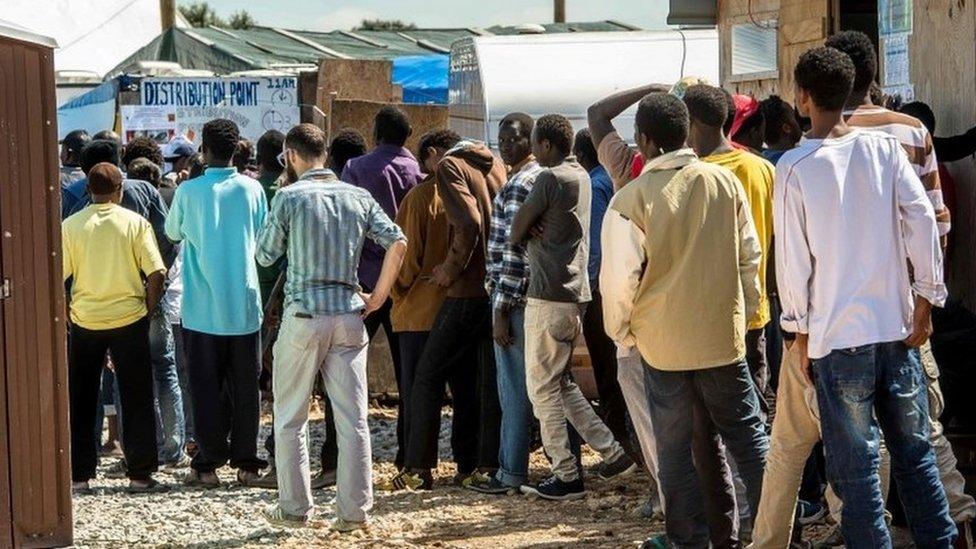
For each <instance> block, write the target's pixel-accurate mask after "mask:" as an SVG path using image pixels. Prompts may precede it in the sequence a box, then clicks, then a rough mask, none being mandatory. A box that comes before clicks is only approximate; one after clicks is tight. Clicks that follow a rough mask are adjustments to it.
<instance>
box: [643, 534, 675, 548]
mask: <svg viewBox="0 0 976 549" xmlns="http://www.w3.org/2000/svg"><path fill="white" fill-rule="evenodd" d="M641 549H671V542H670V541H668V536H667V534H658V535H656V536H653V537H650V538H647V539H646V540H644V543H642V544H641Z"/></svg>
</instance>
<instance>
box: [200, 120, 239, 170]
mask: <svg viewBox="0 0 976 549" xmlns="http://www.w3.org/2000/svg"><path fill="white" fill-rule="evenodd" d="M201 133H202V136H203V138H202V142H203V148H204V149H206V151H207V153H208V154H210V156H212V157H213V159H214V160H217V161H220V162H229V161H230V160H231V159H232V158H234V151H236V150H237V142H238V141H240V140H241V131H240V129H238V127H237V124H236V123H234V121H233V120H228V119H226V118H215V119H214V120H211V121H210V122H207V123H206V124H204V125H203V130H202V132H201Z"/></svg>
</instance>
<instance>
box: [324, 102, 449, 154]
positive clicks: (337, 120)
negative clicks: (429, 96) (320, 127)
mask: <svg viewBox="0 0 976 549" xmlns="http://www.w3.org/2000/svg"><path fill="white" fill-rule="evenodd" d="M388 104H390V103H381V102H376V101H363V100H359V99H348V100H347V99H339V100H336V101H334V102H333V104H332V120H331V122H330V124H329V126H330V127H331V129H332V134H333V135H334V134H335V133H337V132H338V131H339V130H342V129H344V128H352V129H354V130H358V131H359V132H360V133H362V134H363V135H365V136H366V139H367V141H371V140H372V135H373V118H375V117H376V113H377V111H379V110H380V109H381V108H382V107H384V106H386V105H388ZM394 104H395V103H394ZM396 106H397V107H399V108H401V109H403V111H404V112H406V113H407V116H408V117H409V118H410V125H411V126H412V127H413V134H412V135H411V136H410V139H408V140H407V148H408V149H410V150H411V151H414V152H416V150H417V143H418V142H419V140H420V137H421V136H423V135H424V134H425V133H427V132H429V131H432V130H440V129H444V128H447V124H448V119H447V106H446V105H412V104H410V105H408V104H396ZM329 138H330V139H331V136H330V137H329Z"/></svg>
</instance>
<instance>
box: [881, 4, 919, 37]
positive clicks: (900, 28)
mask: <svg viewBox="0 0 976 549" xmlns="http://www.w3.org/2000/svg"><path fill="white" fill-rule="evenodd" d="M912 4H913V1H912V0H878V35H879V36H881V37H885V36H889V35H892V34H902V33H907V34H911V33H912V17H913V16H914V11H913V9H912Z"/></svg>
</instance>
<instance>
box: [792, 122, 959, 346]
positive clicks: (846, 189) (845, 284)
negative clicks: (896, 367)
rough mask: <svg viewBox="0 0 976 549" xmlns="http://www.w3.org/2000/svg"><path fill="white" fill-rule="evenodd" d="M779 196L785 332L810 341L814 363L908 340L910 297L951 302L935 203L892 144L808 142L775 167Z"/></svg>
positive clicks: (872, 138)
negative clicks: (840, 353) (852, 350)
mask: <svg viewBox="0 0 976 549" xmlns="http://www.w3.org/2000/svg"><path fill="white" fill-rule="evenodd" d="M773 197H774V200H773V221H774V232H775V234H776V239H775V241H776V244H775V245H776V278H777V281H778V283H779V295H780V301H781V304H782V308H783V315H782V318H781V324H782V326H783V329H784V330H786V331H789V332H795V333H802V334H809V336H810V342H809V350H808V352H809V356H810V358H813V359H817V358H822V357H824V356H827V355H828V354H830V352H831V351H833V350H836V349H844V348H849V347H857V346H861V345H868V344H872V343H883V342H889V341H898V340H901V339H905V338H906V337H908V335H909V334H911V330H912V311H913V295H912V294H913V292H914V293H915V294H918V295H920V296H922V297H924V298H925V299H926V300H928V301H929V302H931V303H932V304H933V305H939V306H941V305H942V304H943V303H944V302H945V299H946V287H945V284H944V282H943V267H942V251H941V248H940V246H939V233H938V229H937V227H936V221H935V213H934V210H933V208H932V203H931V202H930V201H929V199H928V197H927V196H926V193H925V189H924V188H923V187H922V183H921V181H920V180H919V178H918V176H917V175H916V174H915V171H914V170H913V169H912V166H911V164H909V162H908V158H907V157H906V156H905V154H904V153H903V152H902V150H901V148H900V145H899V143H898V140H897V139H895V138H894V137H891V136H888V135H885V134H882V133H880V132H875V131H869V130H861V129H855V130H853V131H852V132H851V133H849V134H847V135H844V136H842V137H840V138H836V139H806V140H803V141H802V142H801V143H800V145H799V147H797V148H796V149H793V150H791V151H789V152H787V153H786V154H784V155H783V157H782V158H781V159H780V161H779V163H778V164H777V165H776V183H775V185H774V186H773ZM909 261H910V262H911V265H912V268H913V272H914V282H913V281H912V278H911V276H910V275H909V265H908V262H909Z"/></svg>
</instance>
